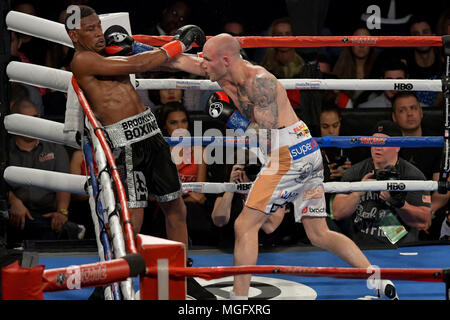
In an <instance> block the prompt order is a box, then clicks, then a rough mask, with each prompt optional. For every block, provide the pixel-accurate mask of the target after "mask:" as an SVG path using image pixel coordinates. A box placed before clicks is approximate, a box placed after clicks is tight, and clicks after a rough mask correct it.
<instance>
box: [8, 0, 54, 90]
mask: <svg viewBox="0 0 450 320" xmlns="http://www.w3.org/2000/svg"><path fill="white" fill-rule="evenodd" d="M12 8H13V10H14V11H18V12H22V13H26V14H29V15H32V16H37V13H36V7H35V6H34V4H33V3H32V2H31V1H26V0H25V1H16V2H15V3H13V5H12ZM17 37H18V38H19V40H20V44H21V45H20V55H21V60H22V61H23V62H28V63H34V64H40V65H44V62H45V52H46V49H47V43H46V41H45V40H43V39H39V38H36V37H33V36H30V35H26V34H23V33H18V34H17ZM41 92H44V90H41Z"/></svg>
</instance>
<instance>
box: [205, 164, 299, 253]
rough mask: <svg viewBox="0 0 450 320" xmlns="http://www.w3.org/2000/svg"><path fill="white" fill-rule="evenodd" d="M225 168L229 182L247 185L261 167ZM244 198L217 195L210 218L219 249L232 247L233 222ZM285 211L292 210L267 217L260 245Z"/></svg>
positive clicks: (235, 194)
mask: <svg viewBox="0 0 450 320" xmlns="http://www.w3.org/2000/svg"><path fill="white" fill-rule="evenodd" d="M247 163H249V161H247ZM225 168H226V169H225V170H226V171H227V172H226V174H225V176H226V177H227V178H228V179H227V180H228V181H229V182H231V183H249V182H252V181H253V180H254V179H255V178H256V175H257V173H258V172H259V169H260V168H261V166H260V165H258V164H234V165H226V166H225ZM222 182H223V181H222ZM246 197H247V194H242V193H234V192H224V193H221V194H218V195H217V198H216V200H215V202H214V208H213V211H212V214H211V218H212V221H213V223H214V225H215V226H216V227H218V231H217V233H218V236H219V239H218V244H219V247H225V248H232V247H233V246H234V238H235V236H234V222H235V221H236V219H237V217H238V216H239V214H240V212H241V211H242V208H243V207H244V203H245V200H246ZM287 210H291V211H292V208H291V207H290V206H286V207H283V208H280V209H278V211H277V212H276V213H274V214H273V215H271V216H269V218H268V219H267V221H266V222H265V223H264V224H263V226H262V228H261V230H260V231H259V236H260V237H258V238H259V241H260V245H261V244H263V243H264V242H265V241H266V239H268V238H269V237H268V236H266V235H269V234H272V233H273V232H274V231H275V229H277V227H278V226H280V224H281V223H282V221H283V219H284V217H285V211H287ZM291 225H292V224H291ZM280 227H281V226H280Z"/></svg>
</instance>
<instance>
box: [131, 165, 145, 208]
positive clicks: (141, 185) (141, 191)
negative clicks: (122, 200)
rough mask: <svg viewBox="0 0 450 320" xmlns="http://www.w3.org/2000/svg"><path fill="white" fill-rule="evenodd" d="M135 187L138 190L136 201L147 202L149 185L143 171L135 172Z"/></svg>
mask: <svg viewBox="0 0 450 320" xmlns="http://www.w3.org/2000/svg"><path fill="white" fill-rule="evenodd" d="M133 174H134V182H135V183H134V186H135V190H136V201H146V200H147V198H148V190H147V184H146V181H145V176H144V174H143V173H142V172H141V171H133Z"/></svg>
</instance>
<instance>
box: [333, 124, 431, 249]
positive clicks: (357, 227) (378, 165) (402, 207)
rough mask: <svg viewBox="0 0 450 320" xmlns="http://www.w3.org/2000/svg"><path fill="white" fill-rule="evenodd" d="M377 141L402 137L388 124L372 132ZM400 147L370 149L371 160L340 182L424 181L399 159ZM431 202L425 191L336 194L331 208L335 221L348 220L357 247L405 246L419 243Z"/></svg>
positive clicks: (418, 172) (416, 170) (415, 169)
mask: <svg viewBox="0 0 450 320" xmlns="http://www.w3.org/2000/svg"><path fill="white" fill-rule="evenodd" d="M372 132H373V136H374V137H378V138H384V137H393V136H401V135H402V132H401V130H400V128H399V127H398V126H397V125H396V124H394V123H393V122H391V121H386V120H384V121H380V122H378V123H377V124H376V126H375V128H374V129H373V130H372ZM399 151H400V148H399V147H378V146H376V147H372V148H371V154H372V156H371V157H370V158H368V159H366V160H363V161H361V162H359V163H356V164H354V165H352V166H351V167H350V168H349V169H348V170H347V171H346V172H345V173H344V175H343V177H342V179H341V181H343V182H351V181H371V180H375V179H376V180H425V176H424V175H423V173H422V172H421V171H420V170H419V169H417V168H416V167H415V166H413V165H412V164H410V163H409V162H407V161H406V160H404V159H402V158H400V157H399V156H398V153H399ZM430 205H431V199H430V196H429V192H425V191H409V192H404V191H380V192H374V191H367V192H350V193H347V194H343V193H339V194H336V196H335V198H334V200H333V203H332V206H333V216H334V218H335V219H336V220H341V219H348V218H350V219H351V228H352V231H351V234H349V235H348V236H350V237H352V238H353V240H354V241H355V242H356V243H359V244H384V245H385V246H390V245H391V244H404V243H410V242H415V241H418V240H419V237H418V235H419V230H425V229H427V228H428V227H429V225H430V223H431V210H430Z"/></svg>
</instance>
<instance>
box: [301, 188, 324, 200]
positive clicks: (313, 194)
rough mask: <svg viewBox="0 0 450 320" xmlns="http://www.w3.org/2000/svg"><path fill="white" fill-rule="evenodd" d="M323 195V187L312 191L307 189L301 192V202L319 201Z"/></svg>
mask: <svg viewBox="0 0 450 320" xmlns="http://www.w3.org/2000/svg"><path fill="white" fill-rule="evenodd" d="M323 194H324V188H323V186H319V187H316V188H313V189H308V190H305V191H304V192H303V200H309V199H320V198H322V196H323Z"/></svg>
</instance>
